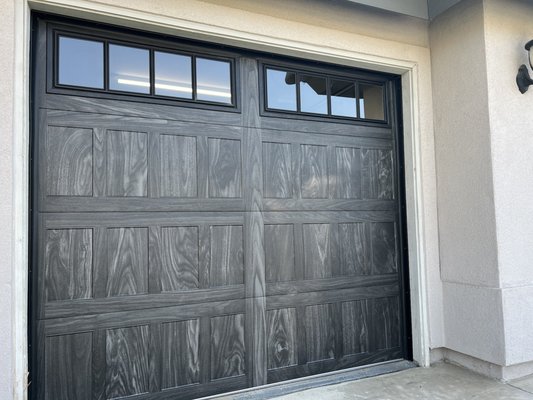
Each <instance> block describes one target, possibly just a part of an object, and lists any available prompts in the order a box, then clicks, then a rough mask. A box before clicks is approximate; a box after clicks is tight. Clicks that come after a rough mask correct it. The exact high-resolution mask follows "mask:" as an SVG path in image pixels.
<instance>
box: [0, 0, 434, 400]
mask: <svg viewBox="0 0 533 400" xmlns="http://www.w3.org/2000/svg"><path fill="white" fill-rule="evenodd" d="M24 4H26V3H25V0H0V7H1V9H2V16H3V21H2V22H3V23H2V24H1V26H0V29H1V36H0V37H1V38H2V40H1V41H0V54H2V57H1V58H0V93H2V96H0V120H1V121H2V124H0V130H1V131H0V132H1V135H0V184H1V185H2V186H1V187H2V190H1V191H0V226H1V229H2V239H1V241H0V255H1V257H0V318H1V319H0V320H1V321H2V325H1V326H0V357H2V367H1V368H0V399H10V398H12V397H13V394H12V388H13V387H14V386H16V388H17V390H18V391H19V392H20V390H21V389H20V388H21V384H20V382H22V379H23V376H22V374H21V372H20V371H18V372H17V371H16V369H15V362H16V363H17V365H21V363H22V364H23V357H22V356H21V353H22V352H23V351H24V346H22V347H21V348H19V350H18V351H17V350H15V346H16V345H19V346H20V343H21V342H20V340H19V341H18V342H17V341H15V338H16V337H18V336H15V337H14V334H13V332H15V329H16V326H15V325H13V323H12V320H13V319H17V318H18V319H17V320H18V321H19V323H21V324H24V321H23V320H22V319H21V318H20V315H21V314H23V313H24V311H23V310H22V311H21V310H18V311H17V310H16V307H20V304H21V299H22V300H23V299H24V298H25V296H26V293H25V292H24V290H25V289H24V275H23V274H20V271H23V270H25V269H26V268H27V265H26V264H24V263H22V262H20V260H21V258H20V257H19V258H14V256H15V255H18V256H20V255H21V254H24V241H25V240H27V237H24V235H23V234H22V235H21V236H20V237H21V241H18V242H16V241H15V239H14V238H15V234H20V232H23V231H25V229H26V227H25V226H20V225H21V224H20V223H18V224H14V222H13V221H19V222H20V216H21V213H22V214H23V212H22V211H23V210H25V207H26V204H25V203H24V200H25V199H18V198H17V197H16V196H18V195H20V194H23V193H24V190H23V189H24V187H27V185H26V182H25V181H24V179H22V178H17V179H14V178H13V171H14V172H15V173H19V174H20V173H21V171H24V166H25V165H27V156H26V151H27V146H25V144H24V141H22V142H20V140H19V141H18V142H17V143H19V144H20V146H19V147H14V146H13V141H14V139H15V138H19V139H20V137H21V136H23V135H25V134H26V133H27V132H25V131H24V129H23V124H21V123H20V121H18V123H17V121H16V120H14V118H13V108H14V107H15V108H16V109H17V110H18V111H17V110H16V111H17V112H20V110H21V107H22V104H24V98H23V97H21V96H23V95H24V88H25V87H26V86H27V84H28V81H27V77H26V78H25V74H24V73H21V72H20V70H22V69H24V64H23V63H22V64H21V60H20V59H18V60H17V62H18V64H15V59H14V45H13V43H14V40H15V39H17V38H18V39H17V40H18V41H19V43H18V44H17V49H18V50H19V52H18V53H16V54H18V57H24V53H20V45H21V43H20V41H24V40H25V39H24V37H23V36H21V34H20V32H21V26H22V25H24V21H25V20H24V16H23V15H21V10H22V9H24V7H25V6H24ZM15 5H17V7H18V8H17V9H18V12H19V14H18V17H17V19H16V21H15V17H14V14H13V13H14V9H15V8H16V7H15ZM30 5H31V7H33V8H35V9H39V10H47V11H51V12H55V13H59V14H65V15H72V16H81V17H85V18H89V19H94V20H99V21H103V22H112V23H116V24H120V25H124V26H131V27H138V28H142V29H147V30H152V31H160V32H166V33H170V34H175V35H182V36H187V37H193V38H199V39H204V40H213V41H218V42H221V43H227V44H231V45H238V46H239V45H240V46H244V47H250V48H254V49H258V50H266V51H272V52H277V53H280V54H288V55H293V56H301V57H306V58H310V59H315V60H324V61H328V62H336V63H340V64H345V65H352V66H356V67H367V68H374V69H379V70H383V71H389V72H400V70H399V69H398V67H397V66H396V65H399V64H402V65H406V66H407V65H410V66H412V68H413V71H414V76H411V78H410V79H411V80H410V81H407V80H406V81H404V82H403V86H404V90H405V92H404V95H405V98H404V105H405V112H406V113H407V114H406V121H407V120H409V121H410V124H411V127H412V128H413V129H414V131H413V132H414V135H415V136H416V137H413V138H411V139H410V142H409V144H410V145H411V148H410V149H407V152H406V154H407V155H408V156H409V157H411V158H413V157H416V158H417V160H416V161H417V162H419V164H418V165H419V167H418V168H416V170H415V169H414V167H413V168H411V172H412V174H411V175H412V176H413V177H414V178H408V179H411V180H412V179H416V180H418V184H419V186H418V190H419V192H418V193H410V194H408V196H410V197H411V200H412V203H417V204H418V205H422V209H420V210H419V215H417V216H415V215H413V213H412V212H413V211H412V210H411V211H410V212H411V214H410V215H409V216H408V217H409V218H411V219H412V220H413V221H414V220H415V219H417V220H418V221H419V222H420V225H418V226H417V229H418V230H422V231H423V235H422V234H421V232H420V231H416V232H415V230H414V228H413V230H412V233H414V234H413V235H412V237H411V238H410V240H412V241H415V240H416V238H415V234H416V235H421V236H418V240H422V241H423V243H421V248H422V249H423V250H422V251H423V254H416V256H417V258H420V259H422V260H423V262H424V263H425V264H424V265H425V270H424V271H423V274H422V276H423V279H425V280H426V281H427V282H425V283H427V285H428V287H427V292H428V293H430V296H429V298H428V299H427V303H426V302H425V301H424V302H423V304H421V305H419V307H420V308H421V309H423V310H422V311H421V312H422V313H424V315H426V314H427V315H428V316H429V322H428V324H429V333H430V336H429V343H426V344H424V345H428V346H431V347H441V346H443V345H444V337H443V332H444V329H443V317H442V299H441V294H442V288H441V283H440V276H439V252H438V232H437V207H436V180H435V169H434V166H435V159H434V142H433V115H432V94H431V93H432V92H431V69H430V53H429V48H428V46H427V44H428V36H427V23H426V22H425V21H423V20H419V19H414V18H409V17H404V16H397V15H394V14H392V13H386V12H379V11H376V10H373V9H370V8H367V7H363V6H359V5H356V4H351V3H349V2H331V3H330V2H326V1H318V0H306V1H304V0H295V1H291V2H287V1H281V0H273V1H271V2H265V1H259V0H254V1H244V0H220V1H215V0H209V1H197V0H181V1H176V0H151V1H149V2H148V1H145V0H127V1H126V0H98V1H97V0H94V1H93V0H32V1H30ZM22 29H23V28H22ZM16 71H18V72H19V73H18V74H17V75H16V77H15V78H14V72H16ZM407 101H409V102H410V104H413V108H410V107H408V106H409V104H408V103H407ZM413 110H415V111H416V112H414V113H413V112H412V111H413ZM17 115H23V113H20V114H17ZM415 147H416V149H415ZM418 158H419V159H418ZM413 162H414V160H413V159H412V160H410V161H409V163H411V164H410V165H412V164H413ZM410 184H413V185H414V183H413V182H410ZM14 196H15V201H13V198H14ZM16 218H18V219H16ZM15 227H18V230H16V231H17V232H15V233H14V228H15ZM420 238H422V239H420ZM13 260H18V261H17V262H14V261H13ZM14 272H17V274H14ZM13 276H17V277H18V279H19V281H17V282H14V281H13ZM12 300H16V301H15V302H14V301H12ZM426 308H427V309H428V312H427V313H426V312H425V310H426ZM15 317H17V318H15ZM416 323H417V324H421V323H426V321H416ZM18 329H19V330H18V331H16V332H17V333H18V334H23V333H24V332H23V330H21V329H20V326H19V327H18ZM420 340H421V339H420V338H415V341H420ZM17 343H18V344H17ZM17 398H20V397H17Z"/></svg>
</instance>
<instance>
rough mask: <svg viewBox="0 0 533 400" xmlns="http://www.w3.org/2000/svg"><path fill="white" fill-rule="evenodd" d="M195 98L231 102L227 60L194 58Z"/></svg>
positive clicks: (229, 72)
mask: <svg viewBox="0 0 533 400" xmlns="http://www.w3.org/2000/svg"><path fill="white" fill-rule="evenodd" d="M196 98H197V99H198V100H204V101H213V102H217V103H228V104H231V103H232V99H231V65H230V63H229V62H228V61H218V60H207V59H205V58H196Z"/></svg>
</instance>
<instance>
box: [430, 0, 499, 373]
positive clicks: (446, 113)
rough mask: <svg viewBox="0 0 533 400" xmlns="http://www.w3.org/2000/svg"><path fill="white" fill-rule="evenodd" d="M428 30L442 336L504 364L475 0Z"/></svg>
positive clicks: (480, 24) (480, 27)
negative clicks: (442, 293)
mask: <svg viewBox="0 0 533 400" xmlns="http://www.w3.org/2000/svg"><path fill="white" fill-rule="evenodd" d="M429 31H430V47H431V62H432V76H433V90H434V96H433V105H434V115H435V151H436V161H437V182H438V185H437V187H438V189H437V198H438V210H439V238H440V261H441V277H442V281H443V292H444V298H443V302H444V321H445V343H446V347H447V348H450V349H452V350H455V351H458V352H462V353H465V354H468V355H471V356H474V357H478V358H481V359H483V360H486V361H489V362H493V363H497V364H503V362H504V354H503V324H502V311H501V300H500V292H499V290H498V289H499V272H498V254H497V245H496V223H495V214H494V202H493V186H492V161H491V147H490V123H489V122H490V121H489V107H488V104H487V96H488V93H487V72H486V68H485V58H486V55H485V40H484V16H483V3H482V1H481V0H465V1H463V2H462V3H460V4H458V5H456V6H454V7H452V8H451V9H450V10H448V11H447V12H445V13H444V14H443V15H441V16H439V17H438V18H437V19H436V20H435V21H433V22H432V23H431V25H430V29H429ZM483 309H488V312H482V310H483Z"/></svg>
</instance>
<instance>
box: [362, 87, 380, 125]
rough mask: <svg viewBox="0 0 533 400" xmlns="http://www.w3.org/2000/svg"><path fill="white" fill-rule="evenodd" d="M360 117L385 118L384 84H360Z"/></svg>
mask: <svg viewBox="0 0 533 400" xmlns="http://www.w3.org/2000/svg"><path fill="white" fill-rule="evenodd" d="M358 94H359V96H358V97H359V118H366V119H379V120H384V119H385V110H384V109H383V86H379V85H371V84H366V83H364V84H363V83H361V84H360V85H359V93H358Z"/></svg>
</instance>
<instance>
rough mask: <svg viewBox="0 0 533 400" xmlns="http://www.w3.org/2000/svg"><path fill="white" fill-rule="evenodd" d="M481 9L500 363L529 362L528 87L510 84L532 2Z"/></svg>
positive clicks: (532, 316) (532, 313) (532, 102)
mask: <svg viewBox="0 0 533 400" xmlns="http://www.w3.org/2000/svg"><path fill="white" fill-rule="evenodd" d="M484 7H485V42H486V59H487V78H488V107H489V118H490V133H491V147H492V170H493V180H494V199H495V210H496V227H497V238H498V263H499V271H500V286H501V289H502V299H503V317H504V327H505V362H506V365H512V364H517V363H524V362H531V361H533V333H532V327H533V201H532V199H533V158H532V151H533V88H531V89H530V90H529V92H527V93H526V94H525V95H522V94H520V92H519V91H518V89H517V87H516V83H515V76H516V73H517V69H518V67H519V66H520V65H521V64H528V62H527V52H526V51H525V50H524V45H525V43H526V42H528V41H529V40H531V39H533V24H532V23H531V21H532V19H533V3H532V2H531V1H526V0H508V1H505V2H504V1H501V0H485V1H484ZM528 67H529V65H528ZM532 372H533V368H532Z"/></svg>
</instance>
